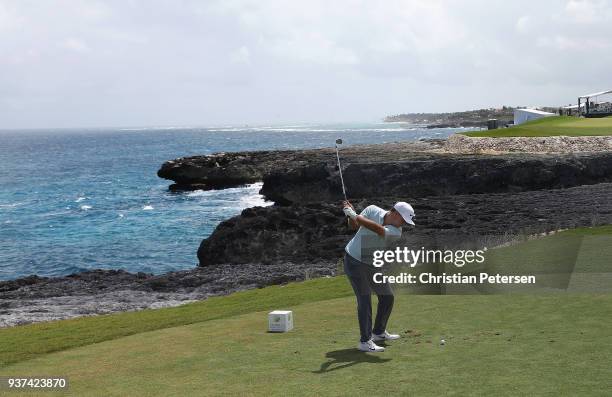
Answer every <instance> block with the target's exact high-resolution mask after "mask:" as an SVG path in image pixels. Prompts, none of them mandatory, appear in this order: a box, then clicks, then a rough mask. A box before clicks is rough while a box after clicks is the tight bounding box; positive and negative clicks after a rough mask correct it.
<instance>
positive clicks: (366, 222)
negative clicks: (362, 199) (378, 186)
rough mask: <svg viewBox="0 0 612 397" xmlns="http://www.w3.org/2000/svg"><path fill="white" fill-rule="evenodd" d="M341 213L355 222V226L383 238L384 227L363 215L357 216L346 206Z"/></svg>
mask: <svg viewBox="0 0 612 397" xmlns="http://www.w3.org/2000/svg"><path fill="white" fill-rule="evenodd" d="M366 210H367V209H366ZM343 211H344V214H345V215H346V216H348V217H349V218H350V219H352V220H353V221H354V222H355V224H357V226H363V227H365V228H366V229H369V230H371V231H373V232H374V233H376V234H377V235H379V236H380V237H385V234H386V229H385V227H384V226H382V225H379V224H378V223H376V222H374V221H372V220H370V219H368V218H366V217H365V216H363V215H357V213H356V212H355V210H354V209H353V208H351V207H350V206H348V205H347V206H345V207H344V209H343Z"/></svg>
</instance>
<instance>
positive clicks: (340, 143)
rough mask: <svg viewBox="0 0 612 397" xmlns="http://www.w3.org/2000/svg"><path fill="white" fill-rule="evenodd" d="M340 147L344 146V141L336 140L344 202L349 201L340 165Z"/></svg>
mask: <svg viewBox="0 0 612 397" xmlns="http://www.w3.org/2000/svg"><path fill="white" fill-rule="evenodd" d="M338 145H342V139H340V138H338V139H336V158H337V159H338V171H340V182H342V193H343V194H344V200H346V201H348V199H347V198H346V188H345V187H344V178H343V177H342V166H341V165H340V155H339V154H338Z"/></svg>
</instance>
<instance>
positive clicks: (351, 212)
mask: <svg viewBox="0 0 612 397" xmlns="http://www.w3.org/2000/svg"><path fill="white" fill-rule="evenodd" d="M342 211H344V215H346V216H348V217H349V218H351V219H355V218H357V213H356V212H355V210H354V209H352V208H351V207H344V209H343V210H342Z"/></svg>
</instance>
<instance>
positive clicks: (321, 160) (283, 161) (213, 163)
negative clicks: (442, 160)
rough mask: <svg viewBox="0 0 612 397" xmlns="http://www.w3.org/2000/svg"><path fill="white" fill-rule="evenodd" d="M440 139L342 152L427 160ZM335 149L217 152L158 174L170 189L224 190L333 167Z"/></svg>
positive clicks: (186, 160)
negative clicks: (283, 174)
mask: <svg viewBox="0 0 612 397" xmlns="http://www.w3.org/2000/svg"><path fill="white" fill-rule="evenodd" d="M441 144H442V142H441V141H440V140H431V141H427V142H426V141H423V142H404V143H396V144H393V145H360V146H352V147H348V148H346V149H342V157H343V158H346V159H347V160H349V161H352V160H356V159H358V158H364V157H367V158H371V159H379V160H385V159H388V160H393V159H395V160H401V159H407V158H425V157H427V155H425V154H419V153H418V152H422V151H425V150H433V149H436V148H439V147H440V146H441ZM335 160H336V155H335V152H334V149H333V148H328V149H311V150H273V151H252V152H237V153H216V154H211V155H206V156H193V157H183V158H178V159H175V160H171V161H166V162H165V163H164V164H162V166H161V168H160V169H159V171H157V175H158V176H159V177H160V178H165V179H169V180H172V181H174V182H175V183H174V184H173V185H171V186H170V189H171V190H195V189H221V188H226V187H232V186H239V185H243V184H247V183H253V182H258V181H262V180H263V178H264V176H265V175H268V174H269V173H271V172H272V171H273V170H288V171H289V170H294V169H299V168H301V167H310V166H312V165H316V166H319V167H320V166H323V165H324V166H329V167H332V168H333V167H334V165H333V164H334V162H335Z"/></svg>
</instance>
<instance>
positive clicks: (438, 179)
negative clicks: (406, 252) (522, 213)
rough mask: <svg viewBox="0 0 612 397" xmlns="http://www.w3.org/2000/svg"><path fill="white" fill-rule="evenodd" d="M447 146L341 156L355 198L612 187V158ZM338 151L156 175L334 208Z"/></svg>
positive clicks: (229, 157)
mask: <svg viewBox="0 0 612 397" xmlns="http://www.w3.org/2000/svg"><path fill="white" fill-rule="evenodd" d="M441 145H443V143H442V142H437V141H428V142H417V143H394V144H386V145H363V146H360V145H358V146H351V147H347V148H344V149H342V152H341V156H342V161H343V175H344V180H345V183H346V187H347V191H348V195H349V197H351V198H377V197H381V196H399V197H401V196H410V197H426V196H437V195H440V196H443V195H452V194H478V193H503V192H520V191H529V190H539V189H557V188H566V187H572V186H579V185H585V184H595V183H602V182H612V153H610V152H602V153H578V154H533V153H513V154H504V155H499V154H498V155H493V154H479V155H476V154H453V153H442V152H437V151H436V150H437V149H436V148H439V147H440V146H441ZM335 160H336V158H335V153H334V151H333V149H313V150H301V151H300V150H297V151H262V152H243V153H226V154H217V155H210V156H199V157H189V158H183V159H177V160H174V161H169V162H166V163H164V165H163V166H162V168H161V169H160V170H159V172H158V175H159V176H161V177H163V178H167V179H172V180H174V181H175V182H176V183H175V184H174V185H172V186H171V189H173V190H190V189H202V188H204V189H207V188H222V187H228V186H236V185H240V184H245V183H251V182H255V181H261V180H262V181H263V187H262V190H261V193H262V194H263V195H264V196H266V198H267V199H269V200H272V201H274V202H275V203H277V204H279V205H290V204H292V203H315V202H321V201H326V202H329V201H335V200H339V199H341V198H342V188H341V186H340V178H339V172H338V167H337V165H336V161H335Z"/></svg>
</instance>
